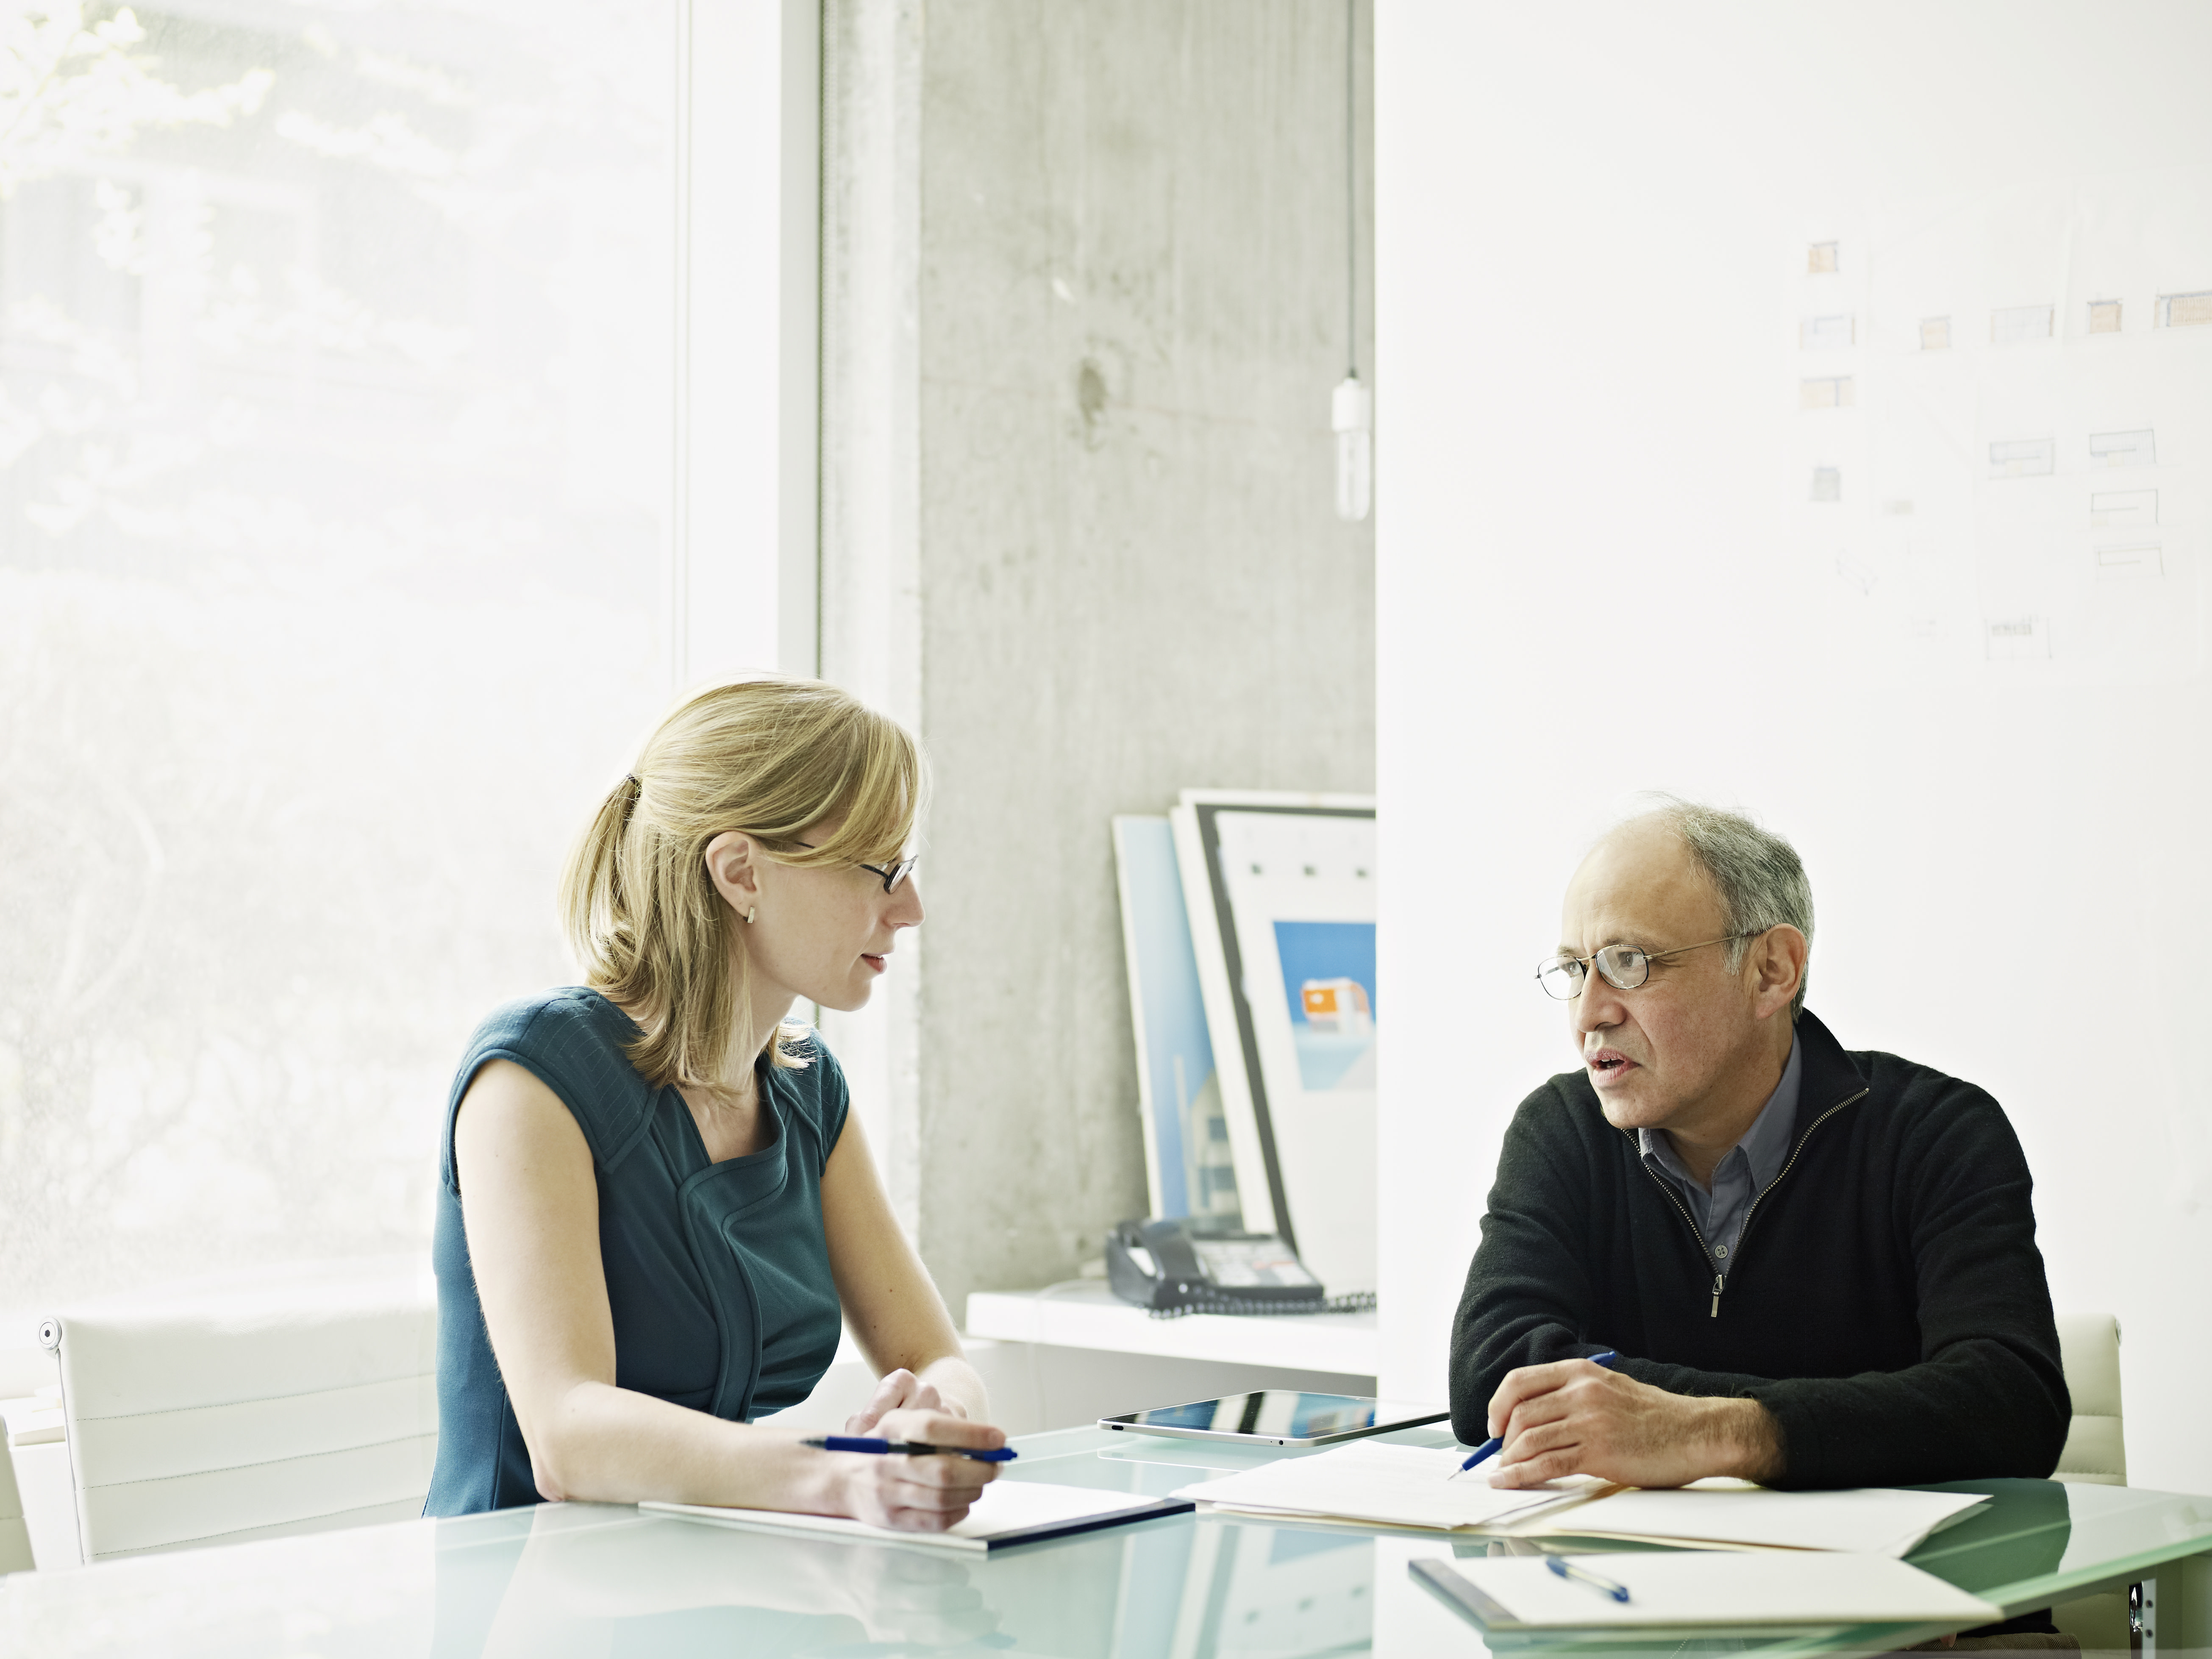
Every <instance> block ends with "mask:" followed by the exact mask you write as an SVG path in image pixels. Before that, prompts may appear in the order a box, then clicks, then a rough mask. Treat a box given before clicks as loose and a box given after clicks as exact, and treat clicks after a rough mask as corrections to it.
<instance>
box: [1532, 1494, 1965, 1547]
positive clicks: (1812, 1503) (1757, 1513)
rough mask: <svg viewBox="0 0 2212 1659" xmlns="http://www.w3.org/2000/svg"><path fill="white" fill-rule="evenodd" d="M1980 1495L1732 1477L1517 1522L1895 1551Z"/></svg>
mask: <svg viewBox="0 0 2212 1659" xmlns="http://www.w3.org/2000/svg"><path fill="white" fill-rule="evenodd" d="M1988 1501H1989V1499H1988V1498H1987V1497H1986V1496H1985V1495H1984V1494H1983V1493H1980V1492H1905V1491H1899V1490H1895V1489H1893V1488H1888V1487H1882V1486H1861V1487H1857V1488H1855V1489H1853V1490H1850V1491H1847V1492H1770V1491H1768V1490H1767V1489H1766V1488H1765V1487H1764V1486H1742V1485H1738V1484H1737V1483H1735V1482H1733V1481H1732V1482H1730V1483H1729V1489H1723V1490H1713V1489H1711V1488H1706V1487H1699V1486H1685V1487H1683V1488H1682V1489H1681V1490H1680V1491H1678V1492H1650V1491H1640V1490H1638V1491H1624V1492H1613V1493H1610V1494H1608V1495H1607V1496H1605V1497H1601V1498H1594V1499H1593V1500H1591V1501H1590V1502H1589V1503H1587V1504H1580V1505H1578V1506H1577V1508H1576V1509H1575V1510H1573V1511H1572V1512H1571V1513H1569V1514H1565V1515H1561V1514H1554V1513H1549V1512H1547V1514H1545V1515H1544V1516H1542V1518H1541V1524H1540V1525H1538V1526H1535V1527H1531V1528H1518V1530H1523V1531H1541V1532H1551V1533H1572V1534H1574V1535H1575V1536H1577V1537H1578V1538H1634V1539H1644V1540H1650V1541H1656V1542H1666V1543H1692V1544H1700V1545H1705V1546H1711V1545H1714V1544H1724V1545H1749V1546H1753V1547H1765V1548H1784V1549H1795V1550H1844V1551H1849V1552H1852V1553H1857V1554H1861V1555H1888V1556H1900V1555H1903V1554H1904V1553H1905V1552H1906V1551H1908V1550H1910V1549H1911V1547H1913V1546H1914V1545H1915V1544H1917V1543H1918V1542H1919V1541H1921V1540H1922V1539H1923V1538H1925V1537H1927V1536H1928V1534H1929V1533H1931V1532H1934V1531H1935V1530H1936V1528H1939V1527H1942V1526H1946V1525H1948V1524H1949V1523H1950V1522H1953V1521H1955V1520H1957V1519H1959V1518H1960V1517H1961V1516H1964V1515H1965V1513H1966V1511H1967V1510H1971V1509H1972V1508H1974V1507H1975V1506H1976V1505H1977V1504H1985V1503H1987V1502H1988Z"/></svg>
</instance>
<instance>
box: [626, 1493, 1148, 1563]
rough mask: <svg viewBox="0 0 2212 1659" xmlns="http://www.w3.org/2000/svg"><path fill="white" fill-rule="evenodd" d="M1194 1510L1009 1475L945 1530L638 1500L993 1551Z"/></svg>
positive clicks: (749, 1520) (759, 1522) (801, 1528)
mask: <svg viewBox="0 0 2212 1659" xmlns="http://www.w3.org/2000/svg"><path fill="white" fill-rule="evenodd" d="M1190 1507H1191V1505H1190V1504H1189V1503H1188V1501H1186V1500H1182V1499H1177V1498H1139V1497H1135V1496H1133V1495H1132V1494H1131V1493H1128V1492H1101V1491H1099V1490H1098V1489H1097V1488H1096V1487H1094V1486H1053V1485H1050V1484H1049V1483H1048V1482H1046V1481H1042V1480H994V1481H993V1482H991V1484H990V1485H989V1486H986V1487H984V1488H983V1491H982V1493H981V1496H980V1497H978V1498H976V1500H975V1504H974V1506H973V1507H972V1508H970V1509H969V1511H968V1514H967V1516H966V1518H964V1519H963V1520H961V1521H959V1522H955V1523H954V1525H953V1526H952V1527H951V1528H949V1529H948V1530H946V1531H944V1532H894V1531H893V1530H891V1529H890V1528H888V1527H872V1526H870V1525H869V1524H868V1523H867V1522H865V1521H855V1520H853V1519H851V1518H850V1517H849V1516H842V1515H793V1514H791V1513H788V1512H787V1511H785V1510H740V1509H727V1508H724V1507H723V1506H721V1505H720V1504H663V1503H659V1502H657V1501H654V1500H652V1499H648V1500H647V1501H646V1502H644V1503H641V1504H639V1505H638V1508H640V1509H641V1510H651V1511H652V1512H653V1513H654V1514H657V1515H680V1516H684V1517H685V1518H686V1519H688V1520H693V1521H712V1522H715V1523H716V1524H718V1525H720V1526H725V1527H741V1528H745V1529H746V1530H748V1531H751V1532H806V1533H823V1534H829V1535H830V1536H832V1537H836V1538H863V1539H867V1540H870V1541H873V1542H876V1543H881V1544H913V1545H916V1546H919V1547H922V1548H925V1549H940V1550H992V1549H999V1548H1003V1547H1006V1546H1007V1545H1009V1544H1028V1543H1034V1542H1036V1541H1037V1540H1039V1539H1042V1538H1059V1537H1063V1536H1065V1535H1066V1534H1069V1533H1074V1532H1091V1531H1093V1530H1095V1529H1097V1528H1100V1527H1117V1526H1121V1525H1122V1524H1124V1523H1125V1522H1131V1521H1149V1520H1151V1519H1152V1517H1153V1516H1159V1515H1181V1514H1182V1513H1184V1512H1185V1511H1186V1510H1188V1509H1189V1508H1190Z"/></svg>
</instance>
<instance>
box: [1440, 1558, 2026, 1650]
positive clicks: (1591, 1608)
mask: <svg viewBox="0 0 2212 1659" xmlns="http://www.w3.org/2000/svg"><path fill="white" fill-rule="evenodd" d="M1571 1560H1572V1561H1573V1562H1574V1563H1575V1564H1577V1565H1584V1566H1586V1567H1587V1568H1588V1570H1589V1573H1590V1574H1591V1575H1593V1576H1595V1577H1597V1578H1599V1579H1601V1580H1602V1581H1603V1583H1604V1584H1610V1585H1612V1586H1613V1587H1614V1589H1618V1590H1620V1592H1622V1594H1620V1595H1613V1594H1612V1593H1611V1592H1610V1591H1608V1590H1607V1589H1605V1588H1603V1587H1602V1584H1600V1583H1591V1582H1589V1579H1588V1578H1585V1577H1576V1576H1563V1575H1561V1574H1559V1573H1558V1572H1556V1571H1553V1567H1552V1564H1551V1563H1550V1562H1548V1561H1547V1560H1546V1559H1544V1558H1543V1557H1541V1556H1528V1555H1502V1556H1494V1557H1492V1558H1490V1559H1473V1560H1464V1561H1439V1560H1420V1561H1415V1562H1413V1563H1411V1564H1410V1566H1411V1569H1412V1571H1413V1576H1414V1577H1416V1578H1418V1579H1419V1580H1420V1581H1421V1583H1423V1584H1425V1586H1427V1587H1428V1588H1429V1589H1431V1590H1433V1591H1435V1592H1436V1593H1437V1595H1440V1596H1442V1597H1443V1599H1444V1600H1445V1601H1448V1602H1449V1603H1450V1604H1451V1605H1452V1606H1453V1607H1456V1608H1458V1609H1459V1611H1461V1612H1462V1613H1465V1614H1467V1615H1468V1617H1469V1618H1471V1619H1473V1620H1475V1622H1477V1623H1478V1624H1480V1625H1481V1626H1483V1627H1484V1628H1485V1629H1486V1630H1492V1631H1515V1630H1590V1629H1620V1628H1625V1627H1632V1626H1642V1627H1661V1628H1664V1627H1668V1626H1674V1627H1678V1628H1689V1629H1699V1628H1711V1627H1715V1626H1720V1627H1735V1628H1738V1629H1741V1627H1742V1626H1767V1627H1772V1626H1804V1625H1837V1624H1843V1625H1892V1624H1895V1625H1905V1624H1944V1625H1952V1626H1960V1627H1965V1626H1973V1625H1985V1624H1989V1623H1991V1622H1992V1621H1994V1620H1998V1619H2002V1617H2003V1616H2004V1614H2003V1612H2002V1609H2000V1608H1998V1607H1993V1606H1991V1605H1990V1603H1989V1602H1987V1601H1983V1600H1982V1599H1981V1598H1980V1597H1979V1596H1976V1595H1967V1594H1966V1591H1964V1590H1962V1589H1958V1588H1956V1587H1955V1586H1954V1585H1951V1584H1947V1583H1944V1582H1943V1581H1942V1579H1940V1578H1938V1577H1936V1576H1935V1575H1934V1574H1932V1573H1926V1572H1923V1571H1920V1569H1919V1568H1917V1567H1914V1566H1908V1565H1906V1564H1905V1563H1904V1562H1902V1561H1893V1560H1890V1559H1887V1558H1886V1557H1883V1556H1879V1555H1842V1554H1836V1553H1831V1552H1827V1551H1814V1550H1799V1551H1788V1552H1778V1553H1774V1554H1771V1555H1741V1554H1733V1553H1730V1554H1718V1553H1699V1552H1695V1551H1689V1550H1663V1551H1662V1550H1650V1551H1638V1552H1633V1553H1626V1552H1624V1553H1620V1554H1607V1555H1578V1556H1575V1557H1573V1558H1571Z"/></svg>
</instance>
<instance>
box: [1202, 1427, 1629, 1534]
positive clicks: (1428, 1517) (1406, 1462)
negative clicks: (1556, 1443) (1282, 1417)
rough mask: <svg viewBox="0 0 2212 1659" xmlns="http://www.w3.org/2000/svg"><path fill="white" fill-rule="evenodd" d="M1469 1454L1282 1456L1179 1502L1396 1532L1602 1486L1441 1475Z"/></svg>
mask: <svg viewBox="0 0 2212 1659" xmlns="http://www.w3.org/2000/svg"><path fill="white" fill-rule="evenodd" d="M1466 1455H1467V1454H1466V1453H1465V1452H1462V1451H1456V1450H1454V1449H1451V1448H1449V1447H1445V1448H1442V1449H1437V1448H1434V1447H1429V1446H1393V1445H1384V1444H1378V1443H1376V1442H1374V1441H1369V1440H1361V1441H1355V1442H1353V1443H1352V1444H1351V1445H1348V1446H1340V1447H1338V1448H1336V1449H1334V1450H1333V1451H1325V1452H1316V1453H1315V1454H1314V1455H1311V1456H1310V1457H1285V1458H1280V1459H1278V1460H1277V1461H1276V1462H1272V1463H1263V1464H1261V1466H1260V1467H1259V1468H1255V1469H1244V1470H1241V1471H1239V1472H1238V1473H1237V1474H1231V1475H1225V1476H1224V1477H1222V1478H1221V1479H1220V1480H1201V1481H1200V1482H1198V1483H1197V1484H1196V1485H1194V1486H1179V1487H1177V1488H1176V1494H1175V1495H1176V1497H1177V1498H1194V1499H1195V1500H1197V1501H1198V1502H1200V1503H1202V1504H1221V1505H1224V1506H1225V1507H1226V1508H1230V1509H1239V1510H1258V1511H1261V1512H1263V1513H1270V1514H1277V1515H1312V1516H1332V1517H1336V1518H1340V1519H1343V1520H1346V1521H1373V1522H1384V1523H1386V1524H1389V1525H1392V1526H1401V1527H1480V1526H1486V1525H1489V1524H1491V1523H1493V1522H1500V1521H1504V1520H1506V1519H1508V1518H1513V1519H1516V1520H1517V1519H1523V1518H1527V1517H1528V1516H1533V1515H1534V1514H1536V1513H1537V1512H1539V1511H1541V1510H1544V1509H1545V1508H1546V1507H1547V1506H1548V1505H1556V1504H1571V1503H1575V1502H1577V1501H1579V1500H1580V1499H1582V1498H1585V1497H1587V1496H1589V1493H1590V1492H1595V1491H1601V1490H1603V1488H1602V1487H1601V1486H1599V1485H1597V1484H1596V1483H1594V1482H1577V1483H1569V1482H1565V1481H1562V1482H1560V1483H1559V1484H1558V1485H1556V1486H1532V1487H1529V1488H1528V1489H1526V1490H1524V1491H1518V1492H1510V1491H1504V1490H1501V1489H1499V1488H1498V1487H1495V1486H1492V1485H1490V1483H1489V1482H1488V1481H1486V1480H1484V1479H1483V1478H1482V1471H1481V1470H1480V1469H1479V1468H1478V1469H1470V1470H1469V1471H1468V1473H1467V1474H1463V1475H1462V1476H1460V1477H1459V1479H1457V1480H1446V1479H1445V1478H1444V1477H1445V1476H1446V1475H1448V1474H1450V1473H1451V1472H1452V1471H1453V1470H1454V1469H1455V1468H1458V1467H1459V1465H1460V1463H1461V1462H1462V1460H1463V1459H1464V1458H1465V1457H1466Z"/></svg>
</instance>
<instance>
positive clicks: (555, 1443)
mask: <svg viewBox="0 0 2212 1659" xmlns="http://www.w3.org/2000/svg"><path fill="white" fill-rule="evenodd" d="M453 1151H454V1157H455V1160H456V1163H457V1165H458V1172H459V1179H460V1184H461V1195H462V1216H463V1218H464V1223H465V1226H466V1229H467V1235H468V1244H469V1263H470V1267H471V1270H472V1271H473V1273H474V1274H475V1277H476V1284H477V1299H478V1301H479V1303H480V1304H482V1306H483V1316H484V1326H485V1328H486V1330H487V1331H488V1332H489V1334H490V1336H491V1346H492V1352H493V1354H494V1355H495V1357H496V1358H497V1359H498V1361H499V1369H500V1375H501V1378H502V1379H504V1381H505V1382H506V1384H507V1396H508V1398H509V1399H510V1400H512V1401H513V1404H514V1414H515V1419H516V1421H517V1422H518V1423H519V1424H520V1426H521V1429H522V1437H523V1440H524V1443H526V1445H528V1447H529V1448H530V1462H531V1470H532V1474H534V1475H535V1477H536V1479H537V1481H538V1491H539V1492H542V1493H544V1495H545V1496H546V1497H547V1498H556V1499H558V1498H590V1499H598V1500H600V1501H603V1502H611V1503H633V1502H635V1501H636V1500H637V1499H639V1498H663V1499H667V1500H671V1501H673V1502H677V1503H690V1504H738V1505H743V1506H746V1507H750V1508H757V1509H780V1510H805V1511H807V1512H810V1513H814V1514H823V1515H849V1516H857V1517H859V1518H860V1519H861V1520H863V1521H869V1522H874V1523H875V1524H876V1525H878V1526H891V1527H902V1528H909V1529H914V1530H922V1531H937V1530H941V1529H942V1528H945V1527H949V1526H951V1524H952V1523H953V1522H956V1521H957V1520H959V1519H960V1517H961V1516H963V1515H965V1514H966V1513H967V1510H968V1506H969V1504H972V1503H973V1502H974V1501H975V1497H976V1495H977V1493H979V1492H981V1490H982V1488H983V1486H984V1484H985V1482H987V1480H989V1479H990V1478H991V1476H992V1475H993V1474H995V1473H996V1471H995V1469H994V1468H993V1467H992V1466H991V1465H988V1464H984V1463H977V1462H972V1461H970V1460H969V1459H968V1458H964V1457H869V1456H863V1455H855V1454H843V1455H833V1454H827V1453H823V1452H818V1451H815V1450H812V1449H809V1448H806V1447H804V1446H801V1445H799V1443H798V1441H797V1437H796V1436H795V1435H793V1434H790V1433H778V1432H777V1431H775V1430H773V1429H769V1428H754V1427H751V1426H749V1425H745V1424H742V1423H730V1422H726V1421H724V1420H723V1419H720V1418H718V1417H714V1416H713V1415H711V1414H709V1413H706V1412H696V1411H691V1410H690V1409H688V1408H686V1407H682V1406H677V1405H671V1403H670V1402H668V1401H665V1400H656V1399H654V1398H653V1396H651V1395H643V1394H639V1393H636V1392H635V1391H633V1390H631V1389H619V1388H617V1387H616V1386H615V1339H614V1318H613V1316H612V1314H611V1312H610V1311H609V1310H608V1306H607V1286H606V1274H605V1267H604V1266H603V1265H602V1263H601V1261H600V1260H599V1189H598V1186H597V1184H596V1182H594V1180H593V1178H592V1154H591V1149H590V1148H589V1147H588V1146H586V1145H585V1142H584V1136H583V1132H582V1131H581V1130H580V1129H579V1128H578V1127H577V1126H576V1121H575V1119H574V1117H573V1116H572V1115H570V1114H569V1111H568V1108H567V1107H566V1106H564V1105H562V1103H561V1101H560V1099H559V1098H558V1097H556V1095H555V1094H554V1093H553V1091H551V1090H550V1089H549V1088H547V1087H546V1086H545V1085H544V1083H542V1082H540V1081H539V1080H538V1079H537V1078H536V1077H535V1076H533V1075H532V1073H529V1072H528V1071H526V1070H525V1069H524V1068H523V1067H521V1066H516V1065H513V1063H511V1062H509V1061H507V1060H494V1061H492V1062H491V1063H490V1064H489V1065H487V1066H485V1067H484V1068H483V1070H482V1071H481V1072H479V1073H477V1076H476V1079H475V1081H474V1082H472V1083H471V1085H469V1091H468V1093H467V1094H466V1095H465V1097H463V1098H462V1101H461V1106H460V1111H459V1116H458V1117H457V1119H456V1120H455V1122H454V1126H453ZM896 1415H897V1416H899V1417H900V1418H902V1419H913V1420H911V1421H902V1422H898V1423H896V1424H894V1425H890V1432H891V1433H892V1434H894V1435H896V1437H900V1438H906V1439H915V1440H924V1439H927V1440H929V1441H931V1442H933V1443H943V1444H951V1445H972V1446H976V1447H987V1446H996V1445H999V1444H1001V1443H1003V1442H1004V1439H1005V1437H1004V1436H1002V1435H1000V1433H999V1432H998V1431H996V1430H995V1429H990V1428H986V1427H984V1426H983V1425H980V1424H969V1423H962V1422H957V1421H955V1420H954V1419H951V1418H949V1417H946V1416H944V1415H942V1414H940V1413H934V1412H931V1413H913V1412H909V1413H897V1414H896Z"/></svg>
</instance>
